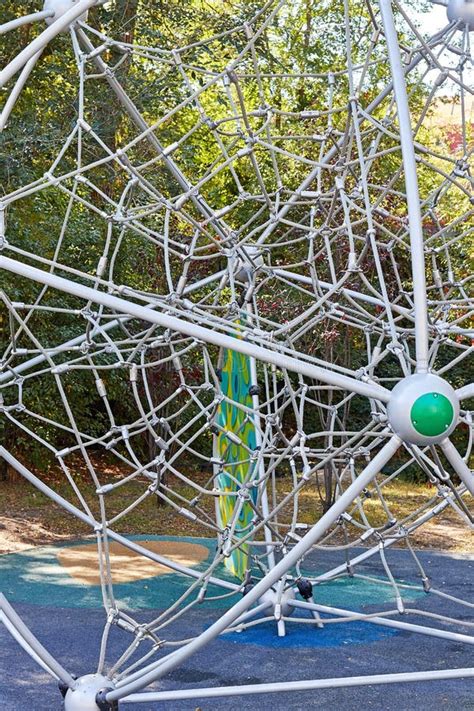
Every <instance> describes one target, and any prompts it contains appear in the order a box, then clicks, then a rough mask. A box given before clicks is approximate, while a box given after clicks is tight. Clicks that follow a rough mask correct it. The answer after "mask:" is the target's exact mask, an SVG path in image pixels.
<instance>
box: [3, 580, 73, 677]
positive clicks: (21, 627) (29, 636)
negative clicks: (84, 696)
mask: <svg viewBox="0 0 474 711" xmlns="http://www.w3.org/2000/svg"><path fill="white" fill-rule="evenodd" d="M0 611H1V612H2V613H3V614H4V615H5V617H7V618H8V620H9V621H10V623H11V625H12V626H13V627H14V628H15V629H16V630H17V632H18V633H19V635H20V636H21V637H22V638H23V640H24V641H25V643H26V645H28V646H29V647H31V649H32V650H33V651H34V653H35V655H37V656H38V657H39V658H40V659H42V660H43V662H44V664H46V666H47V667H49V669H50V670H51V672H52V673H53V674H54V675H55V676H57V677H58V679H61V681H64V683H65V684H67V685H68V686H69V687H72V686H74V679H73V678H72V676H71V675H70V674H69V672H67V671H66V670H65V669H64V667H62V666H61V664H59V662H57V661H56V659H55V658H54V657H52V656H51V654H50V653H49V652H48V651H47V650H46V649H45V648H44V647H43V645H42V644H41V643H40V642H39V641H38V640H37V639H36V637H35V636H34V634H33V633H32V632H31V631H30V630H29V629H28V627H27V626H26V625H25V623H24V622H23V620H22V619H21V617H19V616H18V615H17V613H16V612H15V610H14V609H13V607H12V606H11V605H10V603H9V602H8V600H7V599H6V597H5V595H4V594H3V593H0ZM15 638H16V639H17V641H19V639H18V637H16V635H15ZM22 647H23V648H24V649H26V651H28V650H27V648H26V647H25V645H23V644H22Z"/></svg>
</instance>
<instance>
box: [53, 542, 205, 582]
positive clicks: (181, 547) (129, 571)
mask: <svg viewBox="0 0 474 711" xmlns="http://www.w3.org/2000/svg"><path fill="white" fill-rule="evenodd" d="M138 543H139V544H140V545H141V546H143V548H146V549H147V550H149V551H151V552H153V553H157V554H158V555H162V556H165V557H166V558H169V559H170V560H172V561H174V562H175V563H179V564H180V565H185V566H187V567H188V568H192V567H194V566H196V565H198V564H199V563H202V561H204V560H206V558H207V557H208V555H209V549H208V548H206V546H202V545H200V544H198V543H187V542H180V541H146V540H143V541H138ZM109 551H110V565H111V571H112V580H113V582H114V583H131V582H133V581H135V580H143V579H145V578H154V577H156V576H158V575H164V574H165V573H171V572H173V571H172V570H171V569H170V568H168V567H166V566H165V565H161V564H160V563H155V562H154V561H152V560H150V559H149V558H145V557H144V556H142V555H139V554H138V553H135V552H134V551H131V550H129V549H128V548H126V547H125V546H123V545H122V544H121V543H116V542H111V543H110V544H109ZM57 558H58V561H59V563H60V564H61V565H62V566H63V567H64V568H65V569H66V572H67V573H68V574H69V575H70V576H71V577H72V578H74V579H75V580H77V582H79V583H82V584H83V585H100V576H99V563H98V552H97V546H96V545H95V544H93V543H92V544H86V545H80V546H71V547H67V548H62V549H61V550H60V551H58V553H57Z"/></svg>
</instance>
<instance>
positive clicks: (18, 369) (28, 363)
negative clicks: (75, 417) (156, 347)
mask: <svg viewBox="0 0 474 711" xmlns="http://www.w3.org/2000/svg"><path fill="white" fill-rule="evenodd" d="M223 273H224V272H218V273H217V274H212V275H211V277H212V278H211V277H205V278H204V279H200V280H199V281H196V282H193V283H192V284H189V285H188V286H187V287H185V288H184V289H183V295H186V294H190V293H191V292H192V291H196V289H200V288H201V287H202V286H206V284H209V283H210V282H212V281H216V280H217V279H219V278H220V277H221V276H222V274H223ZM148 306H149V307H150V308H151V309H154V308H156V307H155V305H154V304H148ZM130 319H131V316H123V317H121V318H116V319H112V320H111V321H107V323H105V324H104V325H103V326H101V327H100V328H98V327H94V328H93V329H92V330H91V332H90V333H89V334H85V333H81V335H80V336H76V338H71V339H70V340H69V341H65V343H62V344H61V345H60V346H58V347H57V349H56V352H60V351H65V350H67V349H68V348H73V347H74V346H80V345H81V343H84V341H85V340H86V338H87V337H88V338H89V339H91V338H93V337H94V336H95V335H96V334H97V333H100V332H101V331H103V332H105V333H106V332H107V331H111V330H112V329H113V328H116V326H119V325H120V324H121V323H127V321H130ZM45 360H46V356H45V355H44V354H43V353H40V354H39V355H37V356H34V358H30V359H29V360H25V362H24V363H20V364H19V365H16V366H15V367H14V368H10V369H9V370H6V371H5V372H3V373H0V383H3V382H5V381H7V380H13V379H14V377H15V375H19V374H20V373H24V372H25V370H30V369H31V368H34V367H35V366H36V365H39V364H40V363H44V362H45Z"/></svg>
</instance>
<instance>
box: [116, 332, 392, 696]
mask: <svg viewBox="0 0 474 711" xmlns="http://www.w3.org/2000/svg"><path fill="white" fill-rule="evenodd" d="M236 340H237V339H236ZM400 444H401V440H400V439H399V438H398V437H396V436H394V437H392V439H390V440H389V441H388V442H387V443H386V444H385V445H384V446H383V447H382V449H381V450H380V452H378V454H377V455H376V456H375V457H374V458H373V459H372V461H371V462H369V463H368V465H367V466H366V467H365V469H364V471H363V472H362V473H361V474H360V475H359V476H358V477H357V479H356V480H355V481H354V482H353V483H352V484H351V485H350V486H349V487H348V488H347V489H346V491H344V493H343V494H341V496H340V497H339V498H338V499H337V500H336V501H335V502H334V504H333V505H332V506H331V508H330V509H329V511H327V512H326V513H325V514H324V515H323V516H322V517H321V518H320V519H319V521H317V522H316V523H315V524H314V526H313V527H312V528H311V529H310V530H309V531H308V533H307V534H306V535H305V536H304V538H302V539H301V540H300V541H299V542H298V543H297V544H296V545H295V547H294V548H292V549H291V550H290V551H289V552H288V553H287V554H286V555H285V556H284V557H283V558H282V559H281V560H280V561H279V562H278V563H277V564H276V565H275V567H274V568H273V569H272V570H270V571H269V572H268V573H267V575H266V576H265V577H264V578H263V579H262V580H260V581H259V582H258V583H257V584H256V585H255V586H254V587H253V588H252V589H251V590H250V591H249V592H248V593H247V594H246V595H245V597H243V598H242V599H241V600H239V602H237V603H236V604H235V605H234V606H233V607H231V608H230V610H227V612H226V613H224V615H222V617H221V618H219V620H217V621H216V622H214V624H212V625H211V626H210V627H208V628H207V629H206V630H204V632H203V633H202V634H201V635H200V636H199V637H198V638H197V639H195V640H193V641H192V642H190V643H189V644H187V645H186V646H185V647H182V648H181V649H180V650H179V651H178V652H177V653H174V654H173V657H172V658H170V659H168V660H164V661H163V663H162V664H161V666H160V667H159V669H157V670H151V671H150V672H148V673H145V674H143V676H142V677H141V678H138V679H136V680H134V681H133V682H131V683H125V684H124V685H123V686H122V687H121V688H120V689H115V690H114V691H111V692H110V693H108V694H107V701H115V700H117V699H121V698H123V697H125V696H127V695H128V694H131V693H132V692H135V691H138V690H139V689H142V688H143V687H145V686H148V684H150V683H151V682H152V681H155V680H156V679H158V678H160V677H162V676H164V675H165V674H167V673H168V672H169V671H171V669H174V668H175V667H176V666H178V665H179V664H180V663H181V662H183V661H184V660H186V659H187V658H188V657H190V656H191V655H192V654H194V652H197V651H198V650H199V649H201V648H202V647H203V646H204V645H206V644H207V643H208V642H210V641H211V640H213V639H214V638H215V637H217V635H219V634H220V633H221V632H223V631H224V630H225V629H227V627H229V626H230V625H232V623H233V622H234V621H235V620H236V619H237V618H238V617H240V615H242V614H243V613H244V612H245V611H246V610H247V609H248V608H249V607H250V605H253V604H254V603H255V602H257V601H258V600H259V599H260V597H261V596H262V595H263V593H265V592H266V591H267V590H268V589H269V588H270V587H271V586H272V585H274V584H275V583H276V582H277V581H278V580H279V579H280V578H281V576H282V575H285V573H287V572H288V570H289V569H290V568H292V567H293V566H294V565H295V564H296V563H298V561H299V560H300V559H301V558H302V557H303V556H304V554H305V553H306V552H307V551H308V550H309V549H310V548H311V546H313V545H314V543H316V542H317V541H318V540H319V538H321V536H322V535H324V533H325V532H326V531H327V530H328V528H329V527H330V526H331V525H332V524H333V523H334V522H335V521H336V520H337V519H338V518H339V516H341V514H343V513H344V511H345V510H346V509H347V507H348V506H349V505H350V504H351V503H352V501H353V500H354V499H355V498H356V497H357V496H359V495H360V493H361V492H362V491H363V490H364V489H365V488H366V487H367V486H368V485H369V484H370V482H371V481H372V479H373V478H374V477H375V476H376V475H377V474H378V473H379V472H380V470H381V469H382V467H383V466H384V465H385V464H386V463H387V462H388V461H389V460H390V459H391V458H392V456H393V455H394V454H395V452H396V451H397V450H398V448H399V446H400ZM144 671H146V669H145V670H144Z"/></svg>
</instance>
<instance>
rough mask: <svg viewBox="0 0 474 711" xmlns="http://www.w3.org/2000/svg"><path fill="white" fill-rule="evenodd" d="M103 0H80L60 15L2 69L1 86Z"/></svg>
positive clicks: (0, 74)
mask: <svg viewBox="0 0 474 711" xmlns="http://www.w3.org/2000/svg"><path fill="white" fill-rule="evenodd" d="M101 1H102V0H80V1H79V2H78V3H77V5H74V6H73V7H71V9H70V10H68V11H67V12H65V13H64V15H61V17H58V19H57V20H56V21H55V22H53V23H52V24H51V25H50V26H49V27H47V28H46V29H45V30H44V32H42V33H41V34H40V35H38V37H36V38H35V39H34V40H33V41H32V42H30V44H29V45H28V46H27V47H25V49H23V50H22V51H21V52H20V53H19V54H17V55H16V57H15V58H14V59H12V61H11V62H10V64H7V66H6V67H5V69H2V71H0V87H2V86H4V85H5V84H6V83H7V82H8V81H10V79H11V78H12V77H13V76H14V75H15V74H16V73H17V72H18V71H20V69H21V68H22V67H24V65H25V64H26V63H27V62H28V61H29V60H30V59H31V58H32V57H33V56H34V55H35V54H37V52H39V51H40V50H43V49H44V48H45V47H46V45H47V44H48V43H49V42H51V40H52V39H54V38H55V37H56V36H57V35H59V34H60V33H61V32H62V31H63V30H65V29H66V28H67V27H69V25H71V24H73V23H74V22H75V21H76V20H77V18H78V17H80V16H81V15H82V14H84V12H86V11H87V10H89V8H91V7H94V5H97V4H98V3H99V2H101Z"/></svg>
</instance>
